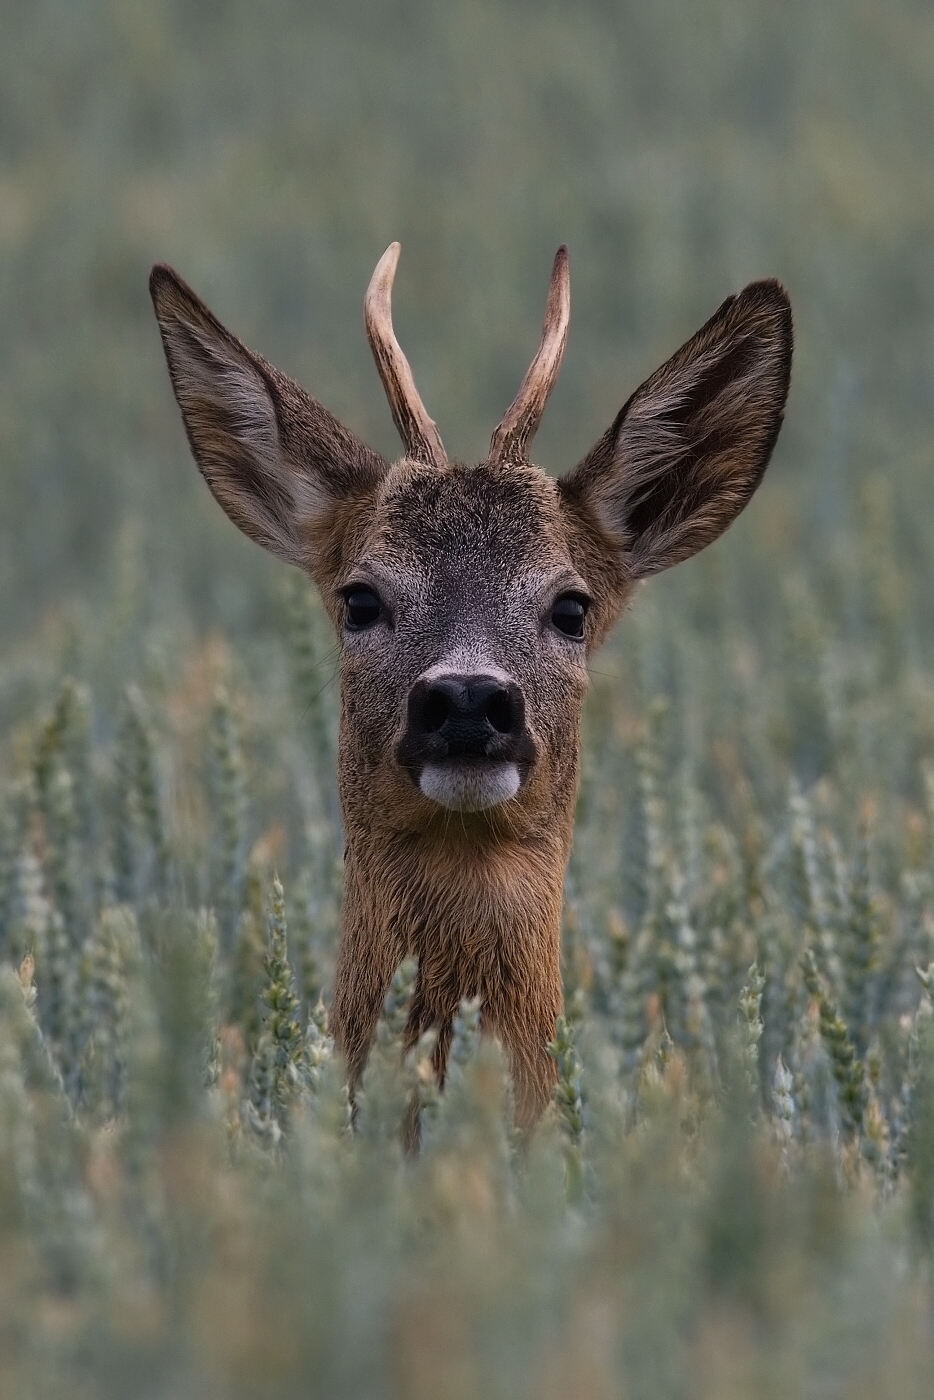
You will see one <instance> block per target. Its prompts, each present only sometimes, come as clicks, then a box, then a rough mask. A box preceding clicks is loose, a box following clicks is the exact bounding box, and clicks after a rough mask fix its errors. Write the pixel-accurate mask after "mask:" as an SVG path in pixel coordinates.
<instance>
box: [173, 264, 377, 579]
mask: <svg viewBox="0 0 934 1400" xmlns="http://www.w3.org/2000/svg"><path fill="white" fill-rule="evenodd" d="M149 291H150V294H151V296H152V300H153V306H154V307H155V311H156V319H157V321H158V322H159V330H160V331H161V333H162V344H163V347H164V349H165V357H166V360H167V361H168V366H169V376H170V378H171V380H172V388H173V390H174V391H175V397H176V399H177V400H178V406H179V408H180V409H181V412H182V418H183V420H184V423H185V430H186V432H187V434H188V441H189V443H190V444H191V450H192V453H193V454H194V458H195V461H196V462H197V464H198V467H199V469H200V471H201V474H202V476H203V477H204V479H205V481H206V482H207V484H208V486H209V487H210V489H211V493H212V494H213V496H214V497H215V499H216V500H217V501H218V503H219V504H220V505H221V506H222V507H223V509H224V511H225V512H226V514H227V515H228V516H229V517H230V519H231V520H232V521H233V523H234V524H235V525H237V526H238V527H239V528H240V529H241V530H242V531H243V533H244V534H245V535H249V537H250V539H251V540H255V541H256V543H257V544H260V545H262V546H263V548H264V549H268V550H270V551H271V552H272V553H273V554H275V555H277V556H278V558H280V559H284V560H285V561H286V563H289V564H295V565H297V566H298V567H299V568H301V569H312V570H313V567H314V563H315V559H314V555H315V539H316V537H318V538H320V536H321V534H322V533H323V532H326V531H327V529H328V526H329V523H330V521H332V520H333V519H334V518H335V513H336V512H337V510H338V509H339V507H340V506H341V505H342V504H345V503H347V502H351V501H355V500H359V501H362V500H365V499H366V498H367V497H369V496H371V495H372V494H373V493H374V492H375V491H376V489H377V487H378V486H379V483H380V481H381V480H382V477H383V475H384V473H385V472H386V471H387V470H388V465H387V463H386V462H385V460H384V459H383V458H382V457H380V456H379V454H378V453H376V452H373V451H372V450H371V449H370V448H369V447H367V446H366V444H365V443H363V442H361V441H360V440H359V439H358V438H357V437H355V436H354V434H353V433H352V432H350V431H349V429H347V428H345V427H344V426H343V424H342V423H340V422H339V421H338V419H336V418H335V417H334V416H333V414H331V413H329V412H328V410H327V409H326V408H324V407H323V406H322V405H321V404H319V403H318V402H317V401H316V400H315V399H313V398H312V397H311V395H310V394H307V393H306V392H305V390H304V389H302V388H301V387H300V386H299V385H298V384H296V383H294V381H293V380H291V379H289V378H288V377H287V376H286V375H284V374H280V373H279V371H278V370H277V369H274V368H273V366H272V365H270V364H267V362H266V361H265V360H263V359H261V357H260V356H259V355H255V354H253V352H252V351H251V350H248V349H247V348H246V346H245V345H242V344H241V343H240V341H239V340H237V339H236V337H235V336H232V335H231V334H230V332H229V331H228V330H226V329H225V328H224V326H222V325H221V323H220V321H218V320H217V318H216V317H215V316H214V315H212V313H211V312H210V311H209V310H208V308H207V307H206V306H205V304H204V302H203V301H201V300H200V298H199V297H197V296H196V295H195V293H194V292H193V291H192V290H191V288H190V287H188V286H186V284H185V283H184V282H183V281H182V279H181V278H180V277H179V276H178V274H177V273H176V272H173V270H172V269H171V268H170V267H166V266H164V265H162V264H158V265H157V266H156V267H154V268H153V270H152V274H151V276H150V278H149Z"/></svg>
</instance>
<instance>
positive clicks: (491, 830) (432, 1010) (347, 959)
mask: <svg viewBox="0 0 934 1400" xmlns="http://www.w3.org/2000/svg"><path fill="white" fill-rule="evenodd" d="M569 776H570V775H569ZM574 777H575V778H576V773H575V774H574ZM569 786H570V785H569ZM347 805H350V807H351V810H349V811H348V810H346V807H347ZM353 805H354V804H353V802H352V801H351V803H350V804H346V803H345V820H346V821H347V830H348V835H349V840H348V847H347V854H346V862H345V894H344V907H343V914H342V930H341V946H340V952H339V956H338V970H337V981H336V986H335V998H334V1012H335V1034H336V1035H337V1038H338V1041H339V1043H340V1045H341V1048H342V1049H343V1050H344V1053H345V1054H346V1055H347V1057H348V1061H349V1063H350V1069H351V1079H352V1080H353V1079H354V1078H356V1077H357V1076H358V1075H359V1073H360V1072H361V1071H362V1067H363V1063H364V1062H365V1058H366V1052H367V1049H368V1047H369V1042H370V1039H371V1037H372V1034H373V1030H374V1028H375V1023H376V1020H377V1019H378V1016H379V1013H380V1010H381V1007H382V1001H383V999H384V997H385V994H386V991H387V989H388V985H389V982H390V980H391V978H392V976H393V974H394V972H395V970H396V968H397V967H398V965H399V963H400V961H401V960H402V958H403V957H405V956H406V955H407V954H412V955H414V956H415V957H416V958H417V959H418V964H419V973H418V982H417V985H416V989H415V993H414V996H413V1001H412V1006H411V1013H410V1019H409V1026H408V1028H407V1039H408V1041H409V1042H410V1043H414V1042H415V1041H416V1040H417V1039H418V1037H419V1035H420V1034H421V1033H422V1032H423V1031H425V1030H427V1029H428V1028H430V1027H435V1028H436V1029H437V1030H438V1033H439V1049H438V1053H437V1060H436V1062H437V1066H438V1069H439V1072H440V1073H441V1075H442V1076H443V1072H444V1062H445V1057H446V1051H447V1043H448V1039H449V1036H450V1027H451V1021H452V1019H453V1017H454V1015H455V1014H456V1012H457V1008H458V1005H459V1003H460V1002H461V1000H462V999H463V998H465V997H472V996H479V997H480V998H481V1003H482V1017H483V1025H484V1028H485V1029H486V1030H488V1031H491V1032H493V1033H495V1034H497V1035H498V1036H499V1037H500V1039H501V1040H502V1041H503V1043H504V1046H505V1048H506V1050H507V1053H508V1055H509V1058H510V1061H511V1064H512V1069H513V1074H514V1077H515V1081H516V1098H517V1116H518V1117H519V1119H520V1121H523V1120H526V1119H527V1120H528V1121H530V1122H531V1121H532V1120H533V1119H534V1117H535V1116H536V1115H537V1113H538V1112H540V1111H541V1108H542V1107H543V1105H544V1103H545V1102H547V1098H548V1095H549V1094H550V1091H551V1084H552V1081H553V1066H552V1062H551V1061H550V1059H549V1057H548V1055H547V1051H546V1049H545V1047H546V1045H547V1042H548V1041H549V1040H551V1039H552V1037H553V1035H554V1023H555V1018H556V1016H557V1015H558V1013H559V1011H560V1009H561V1004H562V997H561V971H560V929H561V906H562V894H563V882H564V870H565V866H566V864H567V859H568V855H569V852H570V844H571V830H572V817H573V805H572V801H567V802H565V803H562V804H561V805H562V810H560V811H558V812H552V814H551V820H549V821H547V822H544V821H539V822H535V823H534V824H533V823H530V822H528V821H524V822H522V823H519V822H517V821H516V820H512V821H511V822H508V821H506V819H505V818H504V817H502V816H499V817H497V818H495V819H494V820H493V821H491V820H490V814H479V815H478V816H474V817H468V816H466V815H465V816H464V818H463V819H462V817H461V814H458V813H447V812H445V813H441V814H440V817H439V820H438V821H437V822H434V823H431V824H430V825H429V826H428V827H427V828H422V829H420V830H418V829H408V830H406V829H395V828H392V827H389V826H387V825H384V824H383V823H382V822H376V821H374V820H373V812H372V810H371V812H370V814H369V823H368V825H367V826H366V827H364V825H363V822H362V820H361V818H362V816H363V814H362V813H358V812H355V811H354V810H353ZM352 973H353V975H351V974H352ZM351 990H352V991H353V995H351Z"/></svg>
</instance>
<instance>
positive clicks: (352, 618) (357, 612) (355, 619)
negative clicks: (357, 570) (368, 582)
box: [346, 588, 383, 632]
mask: <svg viewBox="0 0 934 1400" xmlns="http://www.w3.org/2000/svg"><path fill="white" fill-rule="evenodd" d="M346 603H347V626H348V627H349V628H350V630H351V631H352V632H361V631H363V629H364V628H365V627H372V626H373V623H374V622H376V621H378V619H379V616H380V613H381V612H382V611H383V607H382V604H381V603H380V601H379V599H378V598H377V596H376V594H375V593H374V592H373V590H372V588H352V589H351V590H350V592H349V593H348V594H347V597H346Z"/></svg>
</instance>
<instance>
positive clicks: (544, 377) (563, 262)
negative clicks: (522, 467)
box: [489, 243, 571, 462]
mask: <svg viewBox="0 0 934 1400" xmlns="http://www.w3.org/2000/svg"><path fill="white" fill-rule="evenodd" d="M570 317H571V274H570V268H569V264H568V250H567V247H566V246H565V244H563V243H562V245H561V247H560V248H559V249H558V251H557V253H556V254H555V261H554V266H553V268H552V269H551V285H550V287H549V288H548V301H547V303H546V306H545V320H544V322H543V323H542V342H541V344H540V345H539V347H538V351H537V353H536V355H535V358H534V360H533V361H532V363H531V364H530V365H529V368H528V371H527V373H526V376H525V378H524V379H523V381H522V383H521V385H520V386H519V392H518V394H517V395H516V397H515V398H514V399H513V401H512V403H511V404H510V405H509V407H508V408H507V410H506V413H505V416H504V418H503V421H502V422H501V423H500V425H499V427H498V428H497V429H496V431H495V432H494V434H493V437H492V440H491V442H490V457H489V460H490V461H491V462H503V461H513V462H524V461H525V460H526V459H527V456H528V447H529V443H530V442H531V441H532V438H533V437H534V436H535V432H536V430H537V428H538V425H539V423H540V422H541V418H542V414H543V413H544V411H545V404H546V403H547V402H548V395H549V394H550V393H551V391H552V389H553V388H554V387H555V381H556V380H557V378H558V370H559V369H560V368H561V360H562V358H563V357H564V347H565V345H566V344H567V339H568V322H569V320H570Z"/></svg>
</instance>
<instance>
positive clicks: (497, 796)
mask: <svg viewBox="0 0 934 1400" xmlns="http://www.w3.org/2000/svg"><path fill="white" fill-rule="evenodd" d="M418 786H419V789H420V790H421V792H422V794H423V796H425V797H428V798H430V799H431V801H432V802H437V803H438V805H439V806H440V807H447V808H448V810H449V811H451V812H483V811H485V810H486V808H488V807H498V806H499V805H500V803H501V802H508V801H509V800H510V798H513V797H515V795H516V793H517V792H518V791H519V788H520V787H521V786H522V779H521V777H520V774H519V768H518V766H517V765H516V764H515V763H502V762H497V761H496V760H495V759H480V760H477V759H474V760H472V761H471V760H461V761H458V760H456V759H453V760H451V759H449V760H447V761H446V762H445V763H426V764H425V766H424V768H423V769H422V771H421V776H420V777H419V780H418Z"/></svg>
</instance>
